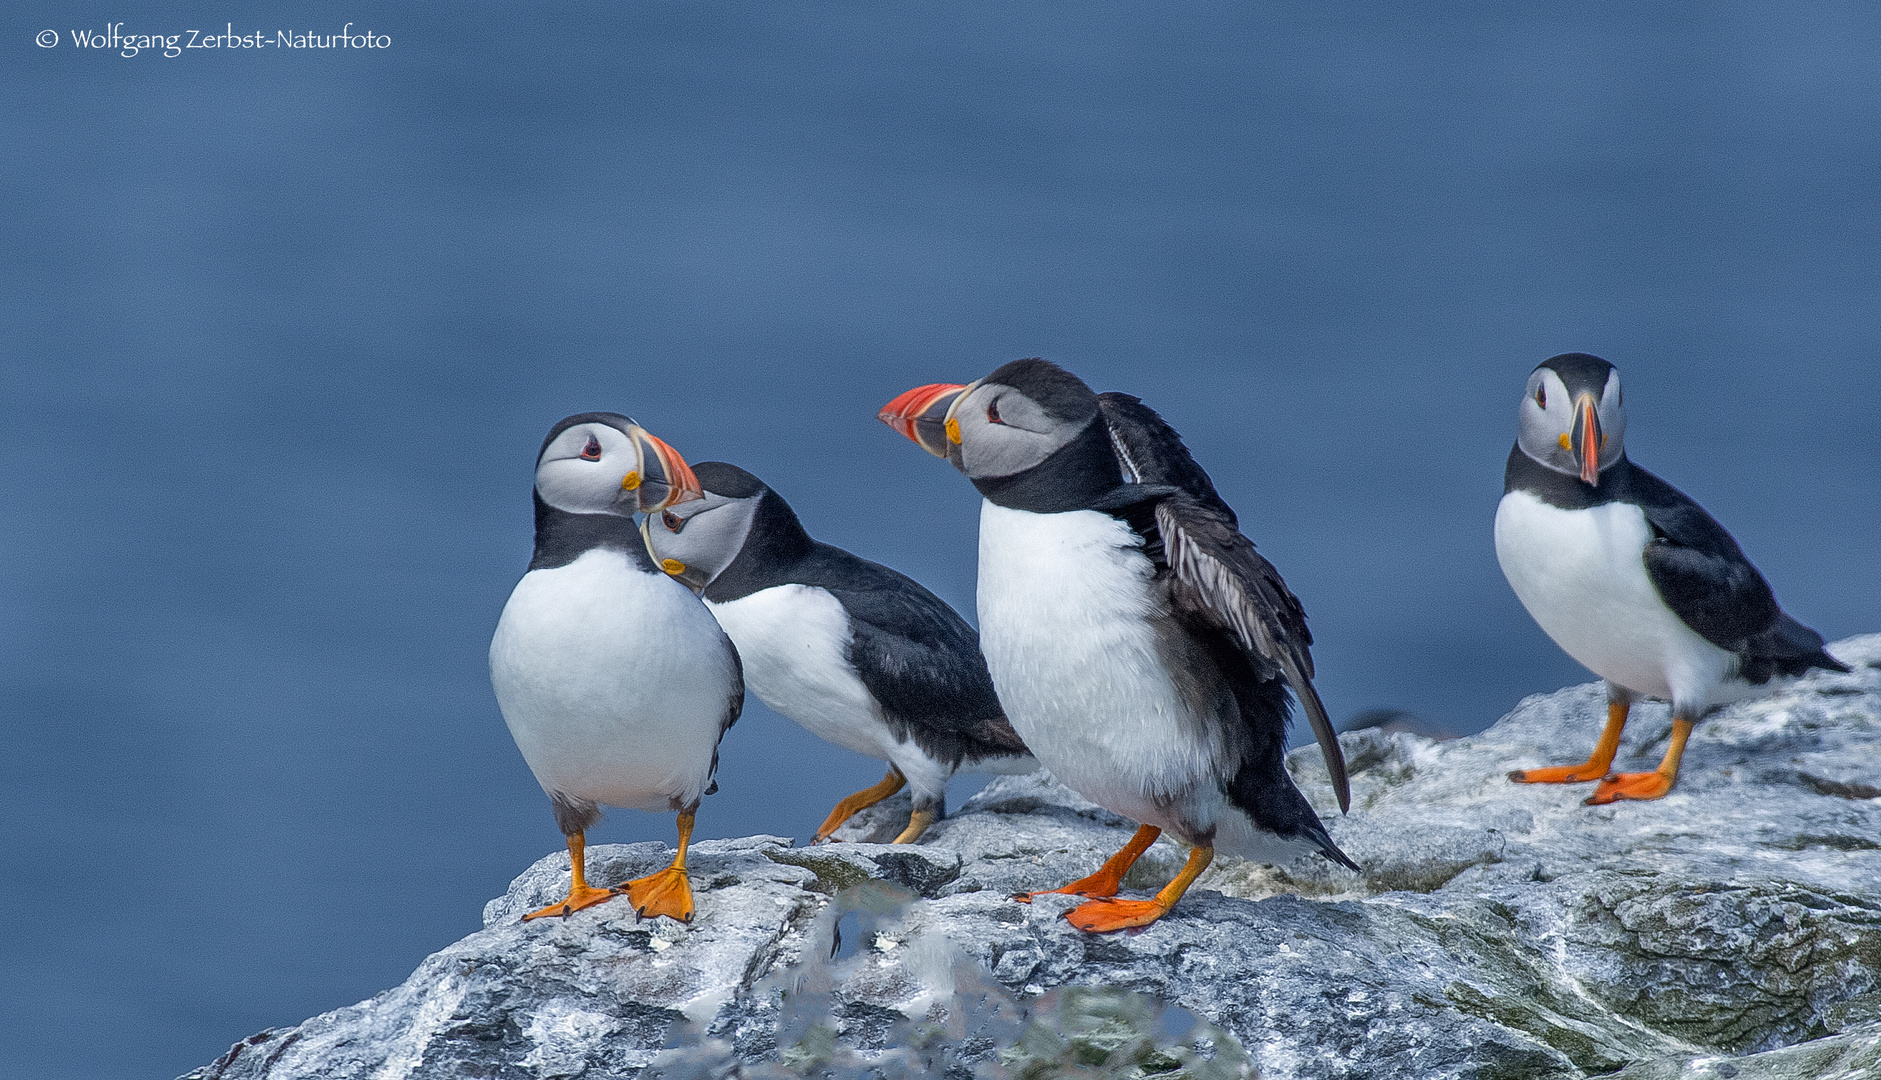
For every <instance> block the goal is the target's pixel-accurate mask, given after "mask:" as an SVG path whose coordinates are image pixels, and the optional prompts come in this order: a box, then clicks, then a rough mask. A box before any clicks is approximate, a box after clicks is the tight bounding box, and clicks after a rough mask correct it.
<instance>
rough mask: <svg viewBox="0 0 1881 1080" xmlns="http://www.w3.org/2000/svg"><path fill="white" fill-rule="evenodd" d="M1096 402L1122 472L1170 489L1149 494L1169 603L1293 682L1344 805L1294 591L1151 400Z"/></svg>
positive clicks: (1341, 772) (1345, 795) (1264, 673)
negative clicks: (1157, 494)
mask: <svg viewBox="0 0 1881 1080" xmlns="http://www.w3.org/2000/svg"><path fill="white" fill-rule="evenodd" d="M1097 403H1098V408H1099V409H1100V410H1102V412H1103V414H1104V421H1105V423H1106V424H1107V425H1108V426H1109V428H1110V438H1111V445H1112V447H1113V448H1115V450H1116V451H1117V460H1118V461H1119V462H1120V463H1121V464H1122V466H1123V469H1124V474H1125V475H1124V479H1125V480H1127V481H1129V482H1130V483H1133V484H1139V485H1143V486H1146V487H1161V488H1164V489H1170V488H1173V489H1175V490H1174V492H1173V493H1170V494H1167V495H1164V496H1163V497H1162V498H1160V499H1159V500H1158V501H1157V502H1156V504H1155V531H1156V538H1157V539H1160V541H1161V548H1162V550H1161V551H1160V552H1156V551H1151V552H1150V555H1151V557H1152V558H1156V559H1159V560H1160V561H1162V562H1163V563H1165V564H1166V565H1167V566H1168V567H1169V570H1170V573H1171V576H1172V577H1171V582H1170V597H1171V599H1172V601H1173V602H1174V603H1175V604H1176V606H1177V609H1178V613H1179V614H1180V616H1181V617H1182V618H1183V619H1184V620H1185V621H1187V622H1188V623H1190V624H1191V625H1195V626H1199V627H1204V628H1207V629H1210V630H1213V631H1216V632H1218V633H1223V634H1226V635H1228V636H1229V638H1230V639H1231V640H1232V641H1233V643H1234V644H1235V646H1236V648H1237V650H1238V651H1239V652H1240V653H1241V654H1242V655H1243V656H1244V657H1245V658H1246V659H1247V661H1248V663H1249V665H1250V666H1251V667H1252V668H1253V670H1254V672H1255V674H1256V675H1257V676H1258V677H1259V678H1261V679H1273V678H1284V679H1285V680H1286V681H1287V685H1288V686H1290V687H1292V688H1293V694H1294V696H1295V697H1297V698H1299V700H1300V705H1301V706H1302V707H1303V708H1304V709H1305V710H1306V719H1307V722H1308V723H1309V724H1311V725H1312V728H1313V736H1314V738H1316V739H1317V740H1318V741H1319V751H1320V753H1321V755H1323V756H1324V757H1325V759H1326V771H1327V772H1328V773H1329V774H1331V776H1332V788H1333V791H1334V793H1335V794H1337V795H1338V797H1339V809H1340V810H1341V811H1343V810H1345V809H1346V807H1347V806H1348V805H1350V803H1351V790H1350V786H1349V784H1348V783H1347V780H1346V772H1345V754H1344V753H1343V752H1342V751H1341V750H1340V749H1339V736H1338V734H1337V733H1336V732H1335V731H1333V727H1332V718H1331V717H1329V716H1327V715H1326V706H1325V704H1324V703H1323V702H1321V701H1320V700H1319V692H1318V691H1317V690H1315V689H1314V688H1313V656H1312V652H1311V646H1312V644H1313V635H1312V633H1311V632H1310V631H1309V630H1307V628H1306V612H1305V611H1304V610H1302V609H1301V607H1300V601H1299V600H1298V599H1297V598H1295V597H1294V595H1293V593H1292V591H1291V590H1289V589H1288V588H1287V583H1286V582H1285V581H1284V580H1282V579H1281V577H1280V572H1279V571H1278V570H1275V569H1274V567H1273V564H1272V563H1270V562H1268V561H1267V560H1266V559H1265V558H1263V557H1262V556H1261V554H1260V553H1259V552H1258V551H1256V550H1254V542H1253V541H1252V540H1249V539H1248V538H1247V537H1245V536H1243V535H1241V531H1240V528H1239V526H1238V523H1237V520H1236V518H1235V514H1234V511H1233V510H1232V509H1230V508H1229V506H1228V504H1227V503H1226V502H1224V501H1223V500H1222V498H1221V495H1220V494H1219V493H1217V492H1216V491H1215V484H1214V481H1212V480H1210V479H1209V476H1208V473H1207V471H1206V470H1204V469H1203V468H1202V466H1201V465H1200V464H1199V463H1197V462H1196V460H1195V458H1194V456H1193V455H1191V454H1190V453H1189V448H1188V447H1187V446H1184V445H1183V443H1182V436H1181V435H1180V434H1178V433H1177V432H1176V430H1175V429H1174V428H1172V427H1170V426H1169V424H1168V422H1167V421H1165V420H1164V419H1163V418H1162V417H1161V416H1160V415H1159V414H1158V413H1157V412H1156V410H1154V409H1152V408H1150V407H1149V406H1147V405H1144V404H1143V403H1142V401H1141V400H1140V399H1138V398H1135V397H1132V396H1131V395H1129V394H1118V393H1109V394H1099V395H1098V396H1097Z"/></svg>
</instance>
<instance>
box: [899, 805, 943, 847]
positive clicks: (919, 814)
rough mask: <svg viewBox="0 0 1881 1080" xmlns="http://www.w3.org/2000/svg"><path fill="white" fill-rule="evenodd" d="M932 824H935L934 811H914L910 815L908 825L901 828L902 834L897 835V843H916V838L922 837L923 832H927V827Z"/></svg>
mask: <svg viewBox="0 0 1881 1080" xmlns="http://www.w3.org/2000/svg"><path fill="white" fill-rule="evenodd" d="M932 824H934V811H932V810H916V811H915V812H914V813H912V814H909V815H908V827H907V828H905V829H903V830H901V835H900V836H897V837H895V843H897V844H912V843H914V842H915V841H916V840H919V839H921V834H922V833H924V832H926V831H927V827H928V826H929V825H932Z"/></svg>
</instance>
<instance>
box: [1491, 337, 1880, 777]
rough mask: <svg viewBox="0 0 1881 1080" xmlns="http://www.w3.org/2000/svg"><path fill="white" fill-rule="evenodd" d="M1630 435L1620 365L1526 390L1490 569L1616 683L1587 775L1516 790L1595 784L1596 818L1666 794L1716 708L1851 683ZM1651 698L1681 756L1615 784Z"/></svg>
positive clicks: (1598, 363)
mask: <svg viewBox="0 0 1881 1080" xmlns="http://www.w3.org/2000/svg"><path fill="white" fill-rule="evenodd" d="M1625 434H1626V413H1625V411H1624V410H1623V409H1622V407H1621V396H1620V373H1619V372H1618V371H1616V370H1615V369H1614V367H1613V365H1612V364H1609V363H1608V362H1606V361H1605V360H1602V359H1600V358H1599V357H1597V356H1589V355H1587V354H1586V353H1564V354H1562V355H1560V356H1557V357H1555V358H1554V359H1552V360H1547V361H1544V362H1543V363H1542V364H1541V366H1539V367H1537V368H1536V369H1535V370H1534V371H1533V372H1532V373H1530V375H1529V376H1528V387H1527V389H1526V390H1525V391H1524V392H1523V396H1522V404H1521V408H1520V427H1519V434H1518V435H1517V436H1516V440H1515V447H1514V448H1513V449H1512V450H1510V451H1509V464H1508V470H1507V473H1506V477H1505V480H1504V482H1503V495H1502V502H1501V504H1500V505H1499V506H1497V508H1496V558H1497V560H1498V561H1500V562H1501V564H1502V573H1503V574H1504V576H1506V577H1507V578H1508V579H1509V585H1510V586H1511V587H1512V588H1513V589H1514V590H1515V595H1516V596H1517V597H1519V598H1520V599H1521V601H1522V606H1523V607H1525V608H1527V609H1528V613H1529V614H1530V615H1531V616H1533V617H1534V619H1535V621H1536V622H1537V623H1540V624H1541V628H1542V629H1543V630H1545V631H1547V633H1548V636H1549V637H1551V638H1553V639H1554V641H1555V644H1557V645H1559V646H1561V648H1562V649H1564V650H1565V651H1566V652H1567V654H1568V655H1569V656H1572V657H1573V658H1574V659H1575V660H1578V661H1579V662H1580V663H1582V664H1584V665H1586V666H1587V667H1588V668H1589V669H1590V670H1592V671H1593V673H1594V674H1596V675H1598V676H1600V677H1601V678H1602V679H1605V680H1606V682H1607V726H1606V729H1605V730H1604V731H1602V732H1601V734H1600V741H1599V742H1598V743H1596V744H1595V745H1594V751H1593V753H1592V754H1591V755H1589V757H1588V759H1587V760H1586V761H1585V762H1583V763H1581V764H1579V765H1562V766H1556V767H1553V768H1546V769H1527V770H1521V771H1517V772H1512V773H1510V774H1509V779H1511V780H1514V781H1516V782H1517V783H1524V784H1565V783H1574V782H1577V781H1582V780H1599V781H1600V786H1599V787H1597V788H1595V789H1594V793H1593V794H1592V795H1591V796H1589V797H1588V799H1587V802H1588V804H1590V805H1594V804H1601V803H1610V802H1614V801H1616V800H1619V799H1657V798H1659V797H1660V796H1662V795H1664V794H1665V793H1666V792H1668V791H1671V790H1672V785H1673V783H1674V782H1676V781H1677V779H1678V771H1679V758H1680V756H1681V755H1682V754H1684V752H1685V741H1686V740H1687V739H1688V738H1690V737H1691V733H1692V726H1693V725H1694V724H1696V723H1697V722H1698V720H1699V719H1700V718H1701V717H1703V716H1704V715H1705V713H1706V712H1708V711H1709V710H1710V709H1711V708H1712V707H1714V706H1717V705H1721V704H1724V703H1726V702H1730V701H1735V700H1737V699H1738V698H1741V697H1744V696H1746V695H1749V694H1752V693H1754V692H1756V691H1757V689H1758V688H1760V687H1764V686H1767V685H1768V684H1769V683H1770V682H1771V680H1772V679H1775V678H1777V677H1779V676H1792V675H1801V674H1803V673H1804V672H1806V671H1808V670H1809V669H1810V668H1826V669H1828V670H1830V671H1847V670H1848V668H1847V667H1845V666H1843V665H1842V664H1841V663H1840V662H1839V661H1837V660H1836V659H1835V657H1833V656H1830V655H1829V654H1828V653H1826V652H1824V651H1823V648H1822V635H1821V634H1818V633H1816V632H1815V631H1814V630H1811V629H1809V628H1808V627H1806V626H1804V625H1803V624H1801V623H1799V622H1797V621H1796V620H1795V619H1792V618H1790V617H1789V616H1788V615H1785V614H1784V613H1783V610H1782V609H1781V608H1779V607H1777V602H1776V597H1775V596H1774V595H1772V594H1771V592H1770V586H1769V584H1768V583H1767V582H1765V581H1764V579H1763V575H1762V574H1759V573H1758V572H1757V568H1756V567H1754V566H1752V565H1751V564H1750V560H1748V559H1746V558H1744V553H1743V551H1742V550H1740V549H1739V548H1738V546H1737V541H1735V540H1733V539H1732V538H1731V534H1730V533H1728V532H1725V531H1724V526H1722V525H1720V524H1718V523H1717V521H1716V520H1715V519H1713V518H1712V516H1711V515H1710V514H1707V513H1705V510H1704V508H1703V507H1701V506H1699V505H1698V504H1697V503H1695V502H1693V501H1692V500H1690V499H1688V498H1686V497H1685V496H1684V495H1683V494H1681V493H1680V492H1679V491H1678V490H1677V489H1675V488H1673V487H1672V485H1670V484H1668V483H1666V482H1665V481H1663V480H1661V479H1659V478H1658V477H1657V476H1654V475H1653V474H1651V473H1649V472H1647V471H1646V470H1645V469H1642V468H1640V467H1639V466H1637V465H1635V464H1633V463H1632V462H1631V461H1628V460H1627V457H1626V446H1625V443H1624V441H1623V439H1624V436H1625ZM1641 697H1650V698H1659V699H1661V700H1667V701H1670V702H1671V703H1672V741H1671V745H1669V746H1668V747H1667V748H1666V752H1665V758H1664V760H1662V761H1661V762H1660V763H1659V767H1658V768H1657V769H1656V770H1654V771H1652V772H1647V773H1618V774H1612V775H1609V774H1608V772H1607V769H1608V766H1610V765H1612V764H1613V756H1614V753H1615V751H1617V750H1618V749H1619V746H1620V731H1621V729H1622V728H1624V727H1625V726H1626V716H1627V712H1628V710H1629V709H1630V708H1631V707H1632V703H1633V701H1634V700H1636V699H1638V698H1641Z"/></svg>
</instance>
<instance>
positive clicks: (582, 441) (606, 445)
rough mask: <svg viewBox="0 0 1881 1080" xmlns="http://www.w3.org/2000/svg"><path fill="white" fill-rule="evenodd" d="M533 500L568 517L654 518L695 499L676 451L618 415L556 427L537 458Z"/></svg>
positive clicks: (693, 482) (581, 416)
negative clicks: (652, 515)
mask: <svg viewBox="0 0 1881 1080" xmlns="http://www.w3.org/2000/svg"><path fill="white" fill-rule="evenodd" d="M536 494H537V495H539V496H541V497H542V501H543V502H545V503H547V504H548V505H549V506H552V507H554V508H555V509H557V510H562V511H566V512H567V513H571V514H617V515H620V516H622V517H632V516H633V515H634V514H635V513H654V512H656V511H659V510H663V509H665V508H666V507H668V506H672V505H674V504H676V503H682V502H685V501H687V500H691V499H697V498H698V497H699V480H698V478H697V477H695V476H693V474H692V470H691V469H690V468H688V467H687V466H686V459H685V458H682V457H680V456H679V451H677V450H674V449H673V448H672V447H670V446H668V445H666V444H665V443H664V442H662V441H660V440H659V439H658V438H655V437H654V435H653V433H652V432H649V431H647V430H646V429H645V428H643V427H641V426H640V425H639V424H636V423H634V422H633V420H632V419H631V418H629V417H625V416H622V415H621V414H619V413H611V412H591V413H576V414H575V415H574V416H570V417H566V418H564V419H562V420H561V421H559V422H557V423H556V425H555V426H554V427H553V428H550V429H549V437H548V438H546V439H544V440H542V452H541V453H540V454H538V455H536Z"/></svg>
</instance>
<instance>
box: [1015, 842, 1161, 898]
mask: <svg viewBox="0 0 1881 1080" xmlns="http://www.w3.org/2000/svg"><path fill="white" fill-rule="evenodd" d="M1162 834H1163V831H1162V830H1161V829H1159V828H1157V827H1156V826H1154V825H1138V826H1137V827H1136V835H1135V836H1132V837H1131V838H1130V842H1129V843H1127V844H1125V845H1123V850H1122V851H1119V852H1117V853H1116V854H1115V855H1112V856H1111V857H1110V858H1108V859H1105V860H1104V865H1102V866H1100V867H1098V868H1097V873H1095V874H1092V875H1091V876H1090V877H1081V878H1079V879H1078V880H1076V881H1074V882H1072V883H1071V884H1069V885H1066V886H1064V887H1063V888H1059V889H1040V890H1039V891H1037V892H1027V893H1019V894H1018V895H1016V896H1014V897H1013V899H1014V900H1017V901H1019V902H1020V903H1022V904H1029V903H1031V902H1032V898H1033V897H1034V896H1049V895H1051V894H1052V893H1070V894H1071V895H1073V896H1115V895H1117V890H1118V889H1119V888H1122V887H1123V875H1124V874H1126V873H1129V871H1130V867H1131V866H1133V865H1135V864H1136V861H1137V860H1138V859H1140V858H1142V857H1143V853H1144V852H1145V851H1148V850H1149V847H1150V845H1151V844H1154V843H1155V842H1156V838H1157V837H1159V836H1161V835H1162Z"/></svg>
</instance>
